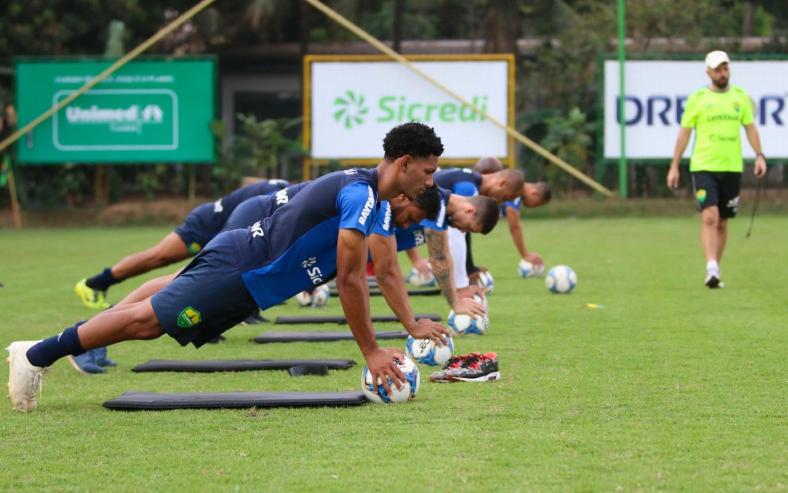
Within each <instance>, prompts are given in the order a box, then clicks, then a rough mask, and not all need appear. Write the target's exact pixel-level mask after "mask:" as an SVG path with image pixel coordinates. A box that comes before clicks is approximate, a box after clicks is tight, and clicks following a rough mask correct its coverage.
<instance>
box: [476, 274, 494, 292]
mask: <svg viewBox="0 0 788 493" xmlns="http://www.w3.org/2000/svg"><path fill="white" fill-rule="evenodd" d="M476 284H477V285H478V286H479V287H480V288H482V289H483V290H484V292H485V293H487V294H490V293H492V291H493V288H495V280H494V279H493V276H492V274H490V271H486V270H480V271H479V280H478V281H477V282H476Z"/></svg>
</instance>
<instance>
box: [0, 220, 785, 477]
mask: <svg viewBox="0 0 788 493" xmlns="http://www.w3.org/2000/svg"><path fill="white" fill-rule="evenodd" d="M746 226H747V218H741V219H738V220H736V221H734V222H733V223H732V226H731V233H730V240H729V247H728V251H727V255H726V258H725V259H724V261H723V264H722V266H723V276H724V280H725V282H726V284H727V288H726V289H724V290H716V291H710V290H708V289H706V288H705V287H703V285H702V281H703V274H704V271H703V267H704V263H703V260H702V257H701V253H700V248H699V246H698V241H697V229H698V226H697V218H696V217H694V216H690V215H689V214H688V215H687V216H686V217H683V218H673V219H669V218H660V219H589V220H568V219H565V220H559V219H550V220H538V221H533V222H530V223H526V224H525V230H526V233H527V237H528V238H529V247H530V248H532V249H534V250H536V251H539V252H540V253H542V254H543V255H544V257H545V260H546V261H547V264H548V265H554V264H558V263H565V264H568V265H570V266H572V267H573V268H574V269H575V270H576V271H577V273H578V277H579V285H578V288H577V289H576V290H575V292H574V293H572V294H571V295H568V296H559V295H551V294H550V293H548V291H547V290H546V289H545V287H544V283H543V281H542V280H541V279H528V280H523V279H520V278H518V277H517V274H516V263H517V256H516V253H515V250H514V248H513V246H512V245H511V240H510V239H509V237H508V232H507V230H506V226H505V224H501V225H499V228H498V229H497V230H496V231H495V232H494V233H493V234H491V235H490V236H489V237H483V238H479V239H478V240H475V242H474V247H475V257H476V259H477V261H478V263H479V264H480V265H484V266H487V267H488V268H489V269H490V270H491V271H492V273H493V274H494V275H495V279H496V286H495V292H494V293H493V294H492V296H491V298H490V313H491V327H490V331H489V333H488V335H486V336H484V337H466V338H463V339H458V340H457V341H456V345H457V350H458V351H459V352H468V351H497V352H498V354H499V359H500V364H501V372H502V380H501V381H499V382H495V383H490V384H454V385H436V384H429V383H426V378H427V375H428V374H429V371H430V368H428V367H422V370H423V371H422V382H423V385H422V389H421V392H420V394H419V396H418V398H417V399H416V400H415V401H413V402H412V403H408V404H404V405H392V406H383V405H372V404H369V405H366V406H362V407H358V408H345V409H341V408H340V409H338V408H333V409H277V410H266V409H257V410H228V411H206V410H194V411H166V412H133V413H127V412H113V411H108V410H106V409H104V408H103V407H101V403H102V402H103V401H104V400H106V399H109V398H112V397H115V396H117V395H119V394H121V393H122V392H124V391H126V390H149V391H162V392H164V391H173V392H183V391H231V390H237V391H252V390H258V391H285V390H313V391H324V390H352V389H357V388H358V387H359V378H360V368H354V369H351V370H349V371H337V372H332V373H331V374H330V375H329V376H328V377H303V378H291V377H289V376H288V375H287V373H286V372H245V373H236V374H193V375H192V374H172V373H170V374H166V373H164V374H134V373H132V372H131V371H129V369H130V368H131V367H132V366H134V365H135V364H138V363H142V362H144V361H147V360H148V359H150V358H184V359H185V358H202V359H213V358H286V357H307V358H308V357H313V358H317V357H349V358H354V359H356V361H358V362H359V363H361V364H363V360H362V359H361V357H360V354H359V352H358V350H357V348H356V346H355V345H354V344H353V343H350V342H347V343H345V342H342V343H328V344H322V345H317V344H312V345H307V344H288V345H255V344H253V343H251V342H249V338H250V337H252V336H254V335H256V334H257V333H259V332H261V331H262V329H261V328H259V327H248V326H244V327H238V328H236V329H233V330H231V331H229V332H228V333H227V334H226V335H227V336H228V340H227V341H226V342H225V343H223V344H220V345H212V346H208V347H205V348H203V349H200V350H199V351H196V350H194V349H193V348H191V347H190V348H181V347H180V346H178V345H177V344H176V343H175V342H174V341H172V340H171V339H169V338H168V337H162V338H161V339H159V340H156V341H151V342H131V343H123V344H121V345H118V346H114V347H111V348H110V356H111V357H112V358H114V359H115V360H117V361H118V362H119V363H120V366H119V367H118V368H117V369H114V370H111V371H110V372H109V373H108V374H106V375H99V376H92V377H87V376H83V375H79V374H77V373H75V372H74V371H73V370H72V369H71V367H70V366H69V365H68V364H67V363H66V362H63V361H61V362H58V363H57V364H56V365H55V366H54V367H53V368H52V369H51V371H50V372H49V373H48V374H47V377H46V380H45V383H44V389H43V395H42V396H41V398H40V406H39V409H38V410H37V411H35V412H34V413H32V414H28V415H23V414H18V413H15V412H12V411H11V409H10V403H9V402H8V401H7V400H6V401H4V402H5V404H3V405H2V408H3V409H2V410H0V481H2V482H1V483H0V489H2V490H19V491H41V490H57V491H71V490H80V491H154V490H155V491H184V490H189V491H199V490H212V491H216V490H219V491H223V490H243V491H282V490H286V491H318V490H319V491H376V490H384V489H396V490H403V489H404V490H405V491H454V490H457V491H479V492H481V491H715V492H716V491H733V492H740V491H785V490H786V488H788V472H787V471H788V465H787V464H786V457H787V456H788V453H787V452H788V449H787V448H786V436H788V433H786V432H787V431H788V426H786V424H787V420H786V409H788V392H787V390H788V386H787V385H786V361H788V359H787V358H786V355H788V288H786V279H788V262H787V261H786V260H787V258H786V245H787V244H788V218H786V217H784V216H783V217H779V216H764V217H759V218H758V220H757V223H756V227H755V232H754V236H753V237H752V238H750V239H747V240H745V239H744V232H745V230H746ZM167 231H168V229H167V228H128V229H126V228H124V229H101V230H99V229H85V230H76V229H68V230H58V229H54V230H53V229H47V230H44V229H40V230H31V231H25V232H22V233H15V232H11V231H8V230H6V231H4V232H2V233H0V258H2V259H3V260H2V264H1V265H0V282H2V283H3V284H4V285H5V287H3V288H2V289H0V334H2V340H1V341H0V342H2V344H3V347H4V346H5V345H7V343H9V342H11V341H13V340H17V339H32V338H40V337H44V336H48V335H51V334H53V333H56V332H58V331H60V330H62V328H64V327H67V326H69V325H71V324H72V323H73V322H74V321H76V320H79V319H81V318H86V317H88V316H90V313H89V312H88V311H87V310H86V309H84V308H82V306H81V304H80V303H79V301H78V300H77V298H76V297H75V296H74V294H73V293H72V286H73V284H74V283H75V282H76V281H77V280H79V279H80V278H82V277H86V276H89V275H93V274H95V273H97V272H98V271H99V270H100V269H101V268H103V267H104V266H106V265H110V264H111V263H113V262H114V261H116V260H117V259H119V258H120V257H121V256H123V255H125V254H127V253H130V252H133V251H136V250H139V249H142V248H143V247H146V246H148V245H150V244H152V243H153V242H155V241H157V240H158V239H159V238H160V237H161V236H163V235H164V234H165V233H166V232H167ZM161 272H165V271H161ZM148 277H152V276H148ZM142 280H143V279H142V278H140V279H134V280H131V281H128V282H127V283H124V284H121V285H119V286H117V287H114V288H112V289H111V290H110V300H111V301H117V300H118V299H120V298H121V296H122V295H123V294H125V293H127V292H128V291H130V290H131V289H132V288H134V287H136V286H138V285H139V284H140V283H141V282H142ZM585 303H598V304H602V305H604V308H600V309H589V308H587V307H585ZM412 304H413V306H414V307H415V308H416V310H417V311H422V312H426V311H434V312H438V313H441V314H442V315H444V316H445V315H446V313H447V312H448V307H447V306H446V305H445V303H444V302H443V301H442V299H439V298H435V297H432V298H424V297H420V298H414V299H413V300H412ZM372 307H373V313H389V311H388V309H387V308H386V307H385V305H384V302H383V300H382V299H380V298H374V299H373V300H372ZM306 311H307V310H305V309H299V308H297V307H296V306H295V304H294V303H292V302H291V303H289V304H287V305H285V306H282V307H278V308H276V309H272V310H269V311H268V312H267V314H266V315H267V316H269V317H272V316H275V315H278V314H296V313H300V314H303V313H305V312H306ZM340 311H341V310H340V308H339V305H338V301H337V300H336V299H333V300H331V301H330V304H329V307H328V308H326V309H324V310H322V311H320V313H327V314H338V313H340ZM326 328H327V329H328V327H326ZM380 328H381V329H394V328H396V326H394V325H388V326H386V325H381V326H380ZM7 373H8V372H7V367H6V366H5V365H3V370H2V371H0V378H2V379H3V380H5V379H7Z"/></svg>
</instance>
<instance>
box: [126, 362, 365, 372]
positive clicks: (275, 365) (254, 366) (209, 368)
mask: <svg viewBox="0 0 788 493" xmlns="http://www.w3.org/2000/svg"><path fill="white" fill-rule="evenodd" d="M355 364H356V362H355V361H353V360H350V359H224V360H203V361H200V360H197V361H194V360H187V361H185V360H173V359H152V360H150V361H147V362H145V363H142V364H140V365H137V366H135V367H134V368H132V369H131V371H134V372H160V371H180V372H200V373H209V372H219V371H251V370H289V369H290V368H293V367H295V366H300V367H323V368H327V369H330V370H346V369H348V368H350V367H352V366H353V365H355Z"/></svg>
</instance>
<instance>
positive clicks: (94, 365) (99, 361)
mask: <svg viewBox="0 0 788 493" xmlns="http://www.w3.org/2000/svg"><path fill="white" fill-rule="evenodd" d="M68 361H69V363H71V366H73V367H74V369H76V370H77V371H78V372H80V373H84V374H95V373H105V372H106V371H107V370H106V368H107V367H109V366H118V365H117V363H115V362H114V361H112V360H111V359H109V358H108V357H107V348H106V346H105V347H99V348H96V349H91V350H90V351H86V352H84V353H82V354H80V355H79V356H69V357H68Z"/></svg>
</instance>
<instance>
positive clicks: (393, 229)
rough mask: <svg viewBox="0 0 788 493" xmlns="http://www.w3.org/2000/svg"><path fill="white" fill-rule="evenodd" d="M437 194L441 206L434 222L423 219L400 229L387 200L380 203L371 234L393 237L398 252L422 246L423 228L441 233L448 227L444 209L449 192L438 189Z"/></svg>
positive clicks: (447, 203)
mask: <svg viewBox="0 0 788 493" xmlns="http://www.w3.org/2000/svg"><path fill="white" fill-rule="evenodd" d="M438 193H439V194H440V201H441V206H440V210H439V211H438V216H437V217H436V218H435V220H431V219H424V220H423V221H421V222H420V223H418V224H411V225H410V226H408V227H407V228H405V229H403V228H400V227H399V226H397V225H396V224H394V223H393V220H392V219H393V218H392V212H391V204H390V203H389V201H388V200H384V201H383V202H381V203H380V214H378V220H377V221H375V226H374V228H373V230H372V232H373V233H375V234H378V235H381V236H392V235H394V236H395V237H396V240H397V251H398V252H401V251H403V250H409V249H411V248H414V247H417V246H420V245H423V244H424V241H425V238H424V228H430V229H434V230H438V231H443V230H445V229H446V228H447V227H448V225H449V221H448V217H447V215H446V209H447V208H448V205H449V197H451V191H449V190H447V189H445V188H441V187H438Z"/></svg>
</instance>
